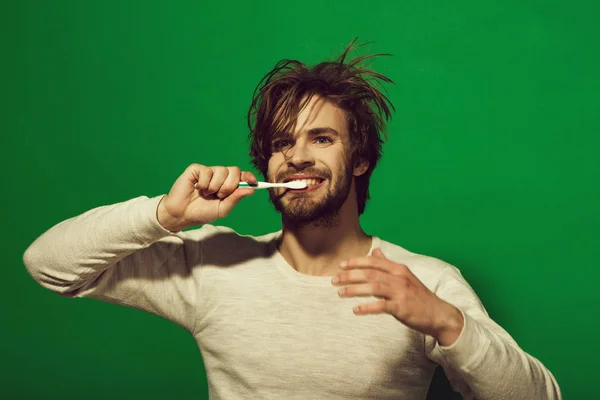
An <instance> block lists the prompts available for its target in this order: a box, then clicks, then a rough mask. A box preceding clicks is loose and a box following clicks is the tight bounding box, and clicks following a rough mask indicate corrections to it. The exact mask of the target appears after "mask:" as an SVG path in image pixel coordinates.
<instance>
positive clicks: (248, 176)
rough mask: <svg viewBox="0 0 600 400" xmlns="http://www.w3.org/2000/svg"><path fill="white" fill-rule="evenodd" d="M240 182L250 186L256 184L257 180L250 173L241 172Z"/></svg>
mask: <svg viewBox="0 0 600 400" xmlns="http://www.w3.org/2000/svg"><path fill="white" fill-rule="evenodd" d="M240 180H241V181H244V182H248V183H250V184H256V183H258V179H256V176H255V175H254V174H253V173H252V172H249V171H244V172H242V177H241V179H240Z"/></svg>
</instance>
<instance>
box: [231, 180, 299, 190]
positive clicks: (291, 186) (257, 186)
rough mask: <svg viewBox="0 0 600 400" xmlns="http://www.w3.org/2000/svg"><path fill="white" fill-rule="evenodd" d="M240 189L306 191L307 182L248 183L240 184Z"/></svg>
mask: <svg viewBox="0 0 600 400" xmlns="http://www.w3.org/2000/svg"><path fill="white" fill-rule="evenodd" d="M238 187H240V188H253V189H267V188H275V187H282V188H287V189H304V188H305V187H306V182H302V181H291V182H285V183H271V182H258V183H256V184H252V183H248V182H240V183H239V185H238Z"/></svg>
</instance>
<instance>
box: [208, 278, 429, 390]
mask: <svg viewBox="0 0 600 400" xmlns="http://www.w3.org/2000/svg"><path fill="white" fill-rule="evenodd" d="M235 288H236V289H235V290H231V291H229V290H224V291H223V290H221V292H220V293H218V294H217V293H215V294H214V295H215V296H216V297H213V300H211V306H210V310H209V312H207V314H206V317H205V318H204V319H203V321H202V327H201V330H200V332H199V333H198V336H197V340H198V343H199V346H200V349H201V350H202V352H203V357H204V361H205V364H206V367H207V370H209V369H210V368H211V366H212V365H218V364H220V363H226V364H227V368H228V369H229V372H230V373H231V374H239V375H240V377H242V376H243V379H248V380H250V382H248V383H247V384H248V385H274V386H275V385H280V384H281V382H286V381H290V382H293V384H294V385H295V387H298V388H306V390H316V389H320V390H324V391H333V392H336V391H337V392H338V393H342V392H344V391H347V390H349V388H351V390H352V391H353V393H352V394H357V393H358V394H359V395H360V394H361V393H362V394H365V395H366V394H367V393H370V392H371V391H372V390H374V388H377V390H382V389H383V390H385V389H387V390H390V391H394V390H395V388H400V387H402V388H407V387H411V386H419V387H420V386H422V385H425V386H428V384H429V380H430V378H431V374H432V372H433V368H434V367H435V365H434V364H433V363H432V362H431V361H430V360H428V359H427V358H426V356H425V353H424V347H423V346H424V343H423V336H422V335H421V334H419V333H417V332H415V331H413V330H411V329H409V328H407V327H405V326H404V325H402V324H401V323H400V322H399V321H397V320H396V319H395V318H393V317H392V316H390V315H387V314H379V315H367V316H357V315H355V314H354V313H353V312H352V308H353V307H354V306H355V305H358V304H363V303H366V302H373V301H377V300H378V299H376V298H373V297H362V298H344V299H342V298H340V297H339V296H338V295H337V289H336V288H335V287H333V286H332V287H330V288H329V287H320V288H314V287H313V288H298V287H286V286H285V285H283V286H282V287H279V288H275V287H268V286H266V287H265V286H263V287H260V288H259V287H253V285H236V286H235ZM248 371H254V372H255V373H254V374H252V373H248ZM240 379H242V378H240ZM252 380H256V381H255V382H252ZM348 395H350V393H348Z"/></svg>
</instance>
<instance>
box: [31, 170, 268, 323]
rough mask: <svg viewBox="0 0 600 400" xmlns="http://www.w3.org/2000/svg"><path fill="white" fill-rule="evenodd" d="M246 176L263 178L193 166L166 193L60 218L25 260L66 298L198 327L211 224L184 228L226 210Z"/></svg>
mask: <svg viewBox="0 0 600 400" xmlns="http://www.w3.org/2000/svg"><path fill="white" fill-rule="evenodd" d="M242 177H243V179H245V180H246V181H248V182H256V177H255V176H254V175H253V174H251V173H249V172H244V173H242V172H241V171H240V170H239V168H237V167H228V168H225V167H206V166H203V165H199V164H192V165H190V166H189V167H188V168H186V170H185V171H184V173H183V174H182V175H181V176H180V177H179V178H178V179H177V180H176V181H175V183H174V184H173V186H172V188H171V191H170V192H169V194H168V195H166V196H163V197H155V198H151V199H149V198H147V197H139V198H136V199H132V200H129V201H126V202H123V203H118V204H114V205H110V206H104V207H98V208H95V209H93V210H90V211H88V212H86V213H84V214H82V215H80V216H78V217H74V218H71V219H68V220H66V221H63V222H61V223H59V224H57V225H56V226H54V227H53V228H51V229H50V230H48V231H47V232H46V233H44V234H43V235H42V236H40V237H39V238H38V239H37V240H36V241H35V242H34V243H33V244H32V245H31V246H30V247H29V248H28V249H27V251H26V252H25V255H24V258H23V259H24V263H25V266H26V267H27V270H28V271H29V273H30V274H31V276H32V277H33V278H34V279H35V280H36V281H37V282H38V283H39V284H40V285H42V286H43V287H46V288H48V289H50V290H52V291H53V292H56V293H58V294H60V295H62V296H66V297H90V298H94V299H99V300H103V301H107V302H111V303H116V304H121V305H125V306H130V307H134V308H138V309H141V310H144V311H148V312H151V313H153V314H156V315H159V316H162V317H164V318H166V319H169V320H171V321H173V322H175V323H177V324H178V325H181V326H183V327H184V328H185V329H187V330H188V331H190V332H192V333H193V331H194V320H195V305H196V292H197V291H198V290H197V287H196V282H198V281H201V279H200V277H199V276H198V275H199V274H200V272H199V271H198V270H197V268H196V267H199V266H200V262H201V251H200V247H201V246H200V245H199V243H196V242H199V241H201V240H202V238H203V236H205V235H206V230H205V229H198V230H196V231H194V234H193V235H192V234H191V233H185V232H179V231H181V230H183V229H185V228H190V227H193V226H198V225H204V224H208V223H210V222H212V221H214V220H216V219H219V218H222V217H225V216H227V214H228V213H229V212H230V211H231V209H232V208H233V207H234V206H235V205H236V204H237V203H238V202H239V201H240V200H241V199H242V198H243V197H245V196H248V195H251V194H252V193H253V190H252V189H240V188H238V183H239V182H240V179H242ZM159 218H160V222H159ZM167 229H168V230H167ZM173 231H178V233H173Z"/></svg>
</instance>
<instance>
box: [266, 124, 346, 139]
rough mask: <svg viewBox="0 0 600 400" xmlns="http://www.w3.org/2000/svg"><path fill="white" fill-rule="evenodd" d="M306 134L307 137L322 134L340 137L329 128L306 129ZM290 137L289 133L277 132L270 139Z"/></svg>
mask: <svg viewBox="0 0 600 400" xmlns="http://www.w3.org/2000/svg"><path fill="white" fill-rule="evenodd" d="M306 132H307V133H308V135H309V136H318V135H322V134H324V133H328V134H330V135H334V136H340V134H339V132H338V131H336V130H335V129H333V128H331V127H329V126H324V127H317V128H311V129H308V130H307V131H306ZM292 136H293V135H292V134H290V133H289V132H279V133H275V134H274V135H273V136H272V137H271V139H272V140H276V139H281V138H286V137H292Z"/></svg>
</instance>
